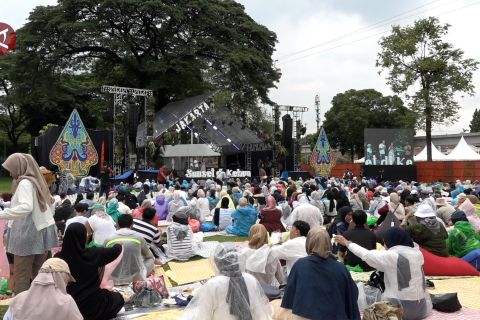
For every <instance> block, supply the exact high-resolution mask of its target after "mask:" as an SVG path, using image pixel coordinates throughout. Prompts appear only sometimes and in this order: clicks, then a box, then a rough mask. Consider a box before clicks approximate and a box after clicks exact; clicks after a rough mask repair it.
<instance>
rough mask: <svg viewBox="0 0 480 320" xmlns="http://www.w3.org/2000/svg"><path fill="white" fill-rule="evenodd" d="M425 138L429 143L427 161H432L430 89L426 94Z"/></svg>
mask: <svg viewBox="0 0 480 320" xmlns="http://www.w3.org/2000/svg"><path fill="white" fill-rule="evenodd" d="M425 138H426V142H427V161H432V106H431V104H430V91H429V90H428V88H427V92H426V94H425Z"/></svg>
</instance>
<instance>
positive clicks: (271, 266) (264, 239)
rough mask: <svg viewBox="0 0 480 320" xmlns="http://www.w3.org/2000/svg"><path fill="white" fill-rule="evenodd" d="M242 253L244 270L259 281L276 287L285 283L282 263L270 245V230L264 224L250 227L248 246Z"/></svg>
mask: <svg viewBox="0 0 480 320" xmlns="http://www.w3.org/2000/svg"><path fill="white" fill-rule="evenodd" d="M241 254H242V256H243V258H244V259H245V261H244V263H245V265H244V266H242V270H244V271H245V272H247V273H250V274H251V275H253V276H254V277H255V278H256V279H257V280H258V281H260V282H263V283H266V284H269V285H272V286H275V287H278V286H279V285H282V284H284V283H285V275H284V274H283V270H282V265H281V264H280V261H279V260H278V258H277V256H276V255H275V253H274V252H273V251H272V249H271V248H270V246H269V245H268V232H267V229H265V227H264V226H263V225H261V224H255V225H253V226H252V227H251V228H250V232H249V234H248V248H245V249H243V250H242V253H241Z"/></svg>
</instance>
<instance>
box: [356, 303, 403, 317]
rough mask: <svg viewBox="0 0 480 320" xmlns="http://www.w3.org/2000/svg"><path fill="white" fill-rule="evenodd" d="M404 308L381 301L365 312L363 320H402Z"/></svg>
mask: <svg viewBox="0 0 480 320" xmlns="http://www.w3.org/2000/svg"><path fill="white" fill-rule="evenodd" d="M402 319H403V308H402V306H401V305H399V304H394V303H391V302H389V301H380V302H377V303H374V304H372V305H371V306H369V307H368V308H367V309H365V311H364V312H363V320H402Z"/></svg>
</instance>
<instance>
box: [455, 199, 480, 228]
mask: <svg viewBox="0 0 480 320" xmlns="http://www.w3.org/2000/svg"><path fill="white" fill-rule="evenodd" d="M458 210H462V211H463V212H465V215H466V216H467V219H468V221H469V222H470V224H471V225H472V227H473V229H474V230H475V232H479V231H480V218H479V217H478V215H477V210H476V209H475V207H474V206H473V204H472V202H471V201H470V199H468V198H465V200H464V201H463V202H462V203H461V204H460V205H459V206H458Z"/></svg>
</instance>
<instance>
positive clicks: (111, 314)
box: [52, 223, 125, 320]
mask: <svg viewBox="0 0 480 320" xmlns="http://www.w3.org/2000/svg"><path fill="white" fill-rule="evenodd" d="M86 243H87V229H85V226H84V225H83V224H81V223H72V224H71V225H69V226H68V229H67V230H66V232H65V237H64V239H63V244H62V251H61V252H60V253H58V254H57V257H58V258H61V259H63V260H65V262H67V264H68V266H69V267H70V271H71V272H72V276H73V277H74V278H75V281H76V282H74V283H71V284H70V285H69V286H68V287H67V292H68V293H69V294H70V295H72V297H73V299H75V302H76V303H77V306H78V309H80V312H81V313H82V316H83V317H84V318H85V320H104V319H111V318H115V316H116V315H117V313H118V312H119V311H120V309H122V307H123V305H124V304H125V302H124V300H123V297H122V295H121V294H120V293H118V292H112V291H108V290H105V289H100V282H101V279H102V276H103V271H104V269H105V266H106V265H107V264H109V263H110V262H112V261H114V260H115V259H116V258H117V257H118V256H119V255H120V253H121V252H122V246H121V245H119V244H115V245H114V246H113V247H111V248H86V247H85V245H86ZM52 319H53V318H52ZM55 319H56V318H55ZM65 319H66V318H65Z"/></svg>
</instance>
